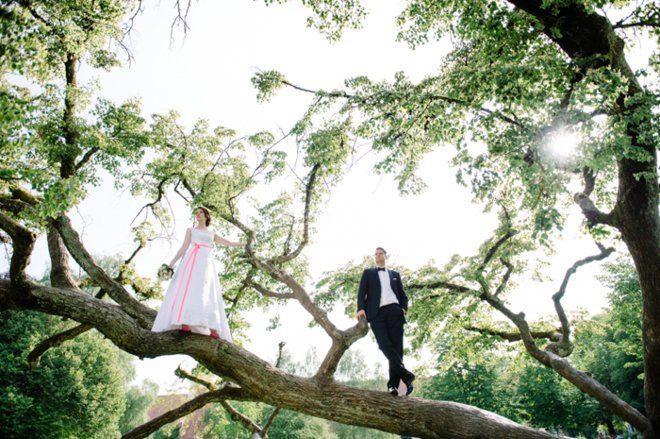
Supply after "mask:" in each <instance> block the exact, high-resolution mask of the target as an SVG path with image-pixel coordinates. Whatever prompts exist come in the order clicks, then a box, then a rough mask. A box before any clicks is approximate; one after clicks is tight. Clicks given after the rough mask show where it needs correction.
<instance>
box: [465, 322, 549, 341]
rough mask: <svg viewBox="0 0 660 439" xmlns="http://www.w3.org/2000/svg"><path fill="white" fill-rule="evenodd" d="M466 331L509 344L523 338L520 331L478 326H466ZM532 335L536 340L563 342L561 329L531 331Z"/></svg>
mask: <svg viewBox="0 0 660 439" xmlns="http://www.w3.org/2000/svg"><path fill="white" fill-rule="evenodd" d="M465 329H467V330H468V331H474V332H478V333H480V334H484V335H492V336H494V337H499V338H501V339H503V340H506V341H508V342H514V341H520V340H522V336H521V335H520V332H519V331H516V332H513V331H503V330H500V329H494V328H479V327H477V326H466V327H465ZM530 334H531V335H532V337H533V338H534V339H541V338H547V339H548V340H552V341H559V340H561V328H556V329H549V330H547V331H530Z"/></svg>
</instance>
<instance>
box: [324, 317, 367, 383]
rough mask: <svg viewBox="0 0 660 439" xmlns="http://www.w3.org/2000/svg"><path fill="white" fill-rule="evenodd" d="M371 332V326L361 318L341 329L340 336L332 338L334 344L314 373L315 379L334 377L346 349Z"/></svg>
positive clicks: (326, 379) (325, 379)
mask: <svg viewBox="0 0 660 439" xmlns="http://www.w3.org/2000/svg"><path fill="white" fill-rule="evenodd" d="M368 332H369V326H368V325H367V322H366V320H365V319H360V320H358V322H357V323H356V324H355V325H354V326H352V327H351V328H349V329H347V330H345V331H340V336H339V337H333V338H332V345H331V346H330V349H329V350H328V352H327V353H326V354H325V358H323V361H322V362H321V365H320V366H319V369H318V370H317V371H316V374H315V375H314V379H316V380H317V381H320V382H326V381H328V380H331V379H332V376H333V375H334V374H335V372H336V370H337V366H338V365H339V361H340V360H341V358H342V357H343V356H344V354H345V353H346V351H347V350H348V349H349V348H350V347H351V345H352V344H353V343H355V342H356V341H358V340H359V339H361V338H362V337H364V336H365V335H367V333H368Z"/></svg>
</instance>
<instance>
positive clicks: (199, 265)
mask: <svg viewBox="0 0 660 439" xmlns="http://www.w3.org/2000/svg"><path fill="white" fill-rule="evenodd" d="M195 222H196V225H195V227H191V228H189V229H188V230H186V237H185V239H184V241H183V244H182V245H181V248H180V249H179V251H178V252H177V253H176V255H174V258H173V259H172V262H170V263H169V264H168V266H169V267H170V269H171V268H173V267H174V264H175V263H176V261H178V260H179V258H181V257H182V256H183V259H182V263H181V264H179V266H178V267H177V268H176V270H175V271H174V276H173V277H172V281H171V282H170V285H169V287H168V288H167V292H166V293H165V299H164V300H163V304H162V305H161V307H160V311H158V315H157V316H156V320H155V321H154V325H153V327H152V328H151V330H152V331H154V332H163V331H169V330H172V329H181V330H183V331H188V332H195V333H197V334H204V335H210V336H211V337H213V338H218V339H219V338H222V339H224V340H227V341H232V338H231V333H230V332H229V325H228V324H227V317H226V315H225V305H224V302H223V300H222V292H221V291H220V282H219V281H218V272H217V270H216V268H215V262H214V260H213V243H216V244H220V245H225V246H229V247H240V246H241V245H242V244H241V243H239V242H232V241H228V240H226V239H224V238H221V237H220V236H218V235H217V234H215V233H214V232H213V231H212V230H209V228H208V227H209V225H210V224H211V212H210V211H209V210H208V209H207V208H206V207H202V206H200V207H198V208H196V209H195Z"/></svg>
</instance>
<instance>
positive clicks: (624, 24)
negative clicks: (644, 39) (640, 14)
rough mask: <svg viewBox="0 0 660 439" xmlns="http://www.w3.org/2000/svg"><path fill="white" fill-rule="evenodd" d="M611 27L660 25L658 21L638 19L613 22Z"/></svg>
mask: <svg viewBox="0 0 660 439" xmlns="http://www.w3.org/2000/svg"><path fill="white" fill-rule="evenodd" d="M612 27H613V28H614V29H624V28H627V27H654V28H655V27H660V23H658V22H655V21H647V20H640V21H633V22H630V23H616V24H613V25H612Z"/></svg>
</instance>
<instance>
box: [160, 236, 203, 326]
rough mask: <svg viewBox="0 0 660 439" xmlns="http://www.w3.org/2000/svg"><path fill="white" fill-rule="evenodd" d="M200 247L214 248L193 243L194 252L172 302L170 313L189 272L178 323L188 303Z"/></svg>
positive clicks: (182, 273)
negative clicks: (187, 298)
mask: <svg viewBox="0 0 660 439" xmlns="http://www.w3.org/2000/svg"><path fill="white" fill-rule="evenodd" d="M200 247H206V248H213V247H212V246H210V245H206V244H202V243H199V242H194V243H193V248H192V251H191V252H190V254H189V255H188V260H187V261H186V264H185V265H184V266H183V271H182V272H181V277H179V283H178V285H177V288H176V295H175V296H174V300H173V301H172V308H171V309H170V311H174V305H176V299H177V298H178V297H179V293H180V292H181V284H182V283H183V278H184V277H185V275H186V271H188V280H186V288H185V290H184V291H183V297H182V298H181V305H179V315H178V316H177V322H180V321H181V313H182V312H183V305H184V304H185V303H186V297H187V296H188V288H189V287H190V279H191V278H192V273H193V269H194V268H195V262H197V253H199V249H200Z"/></svg>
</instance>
